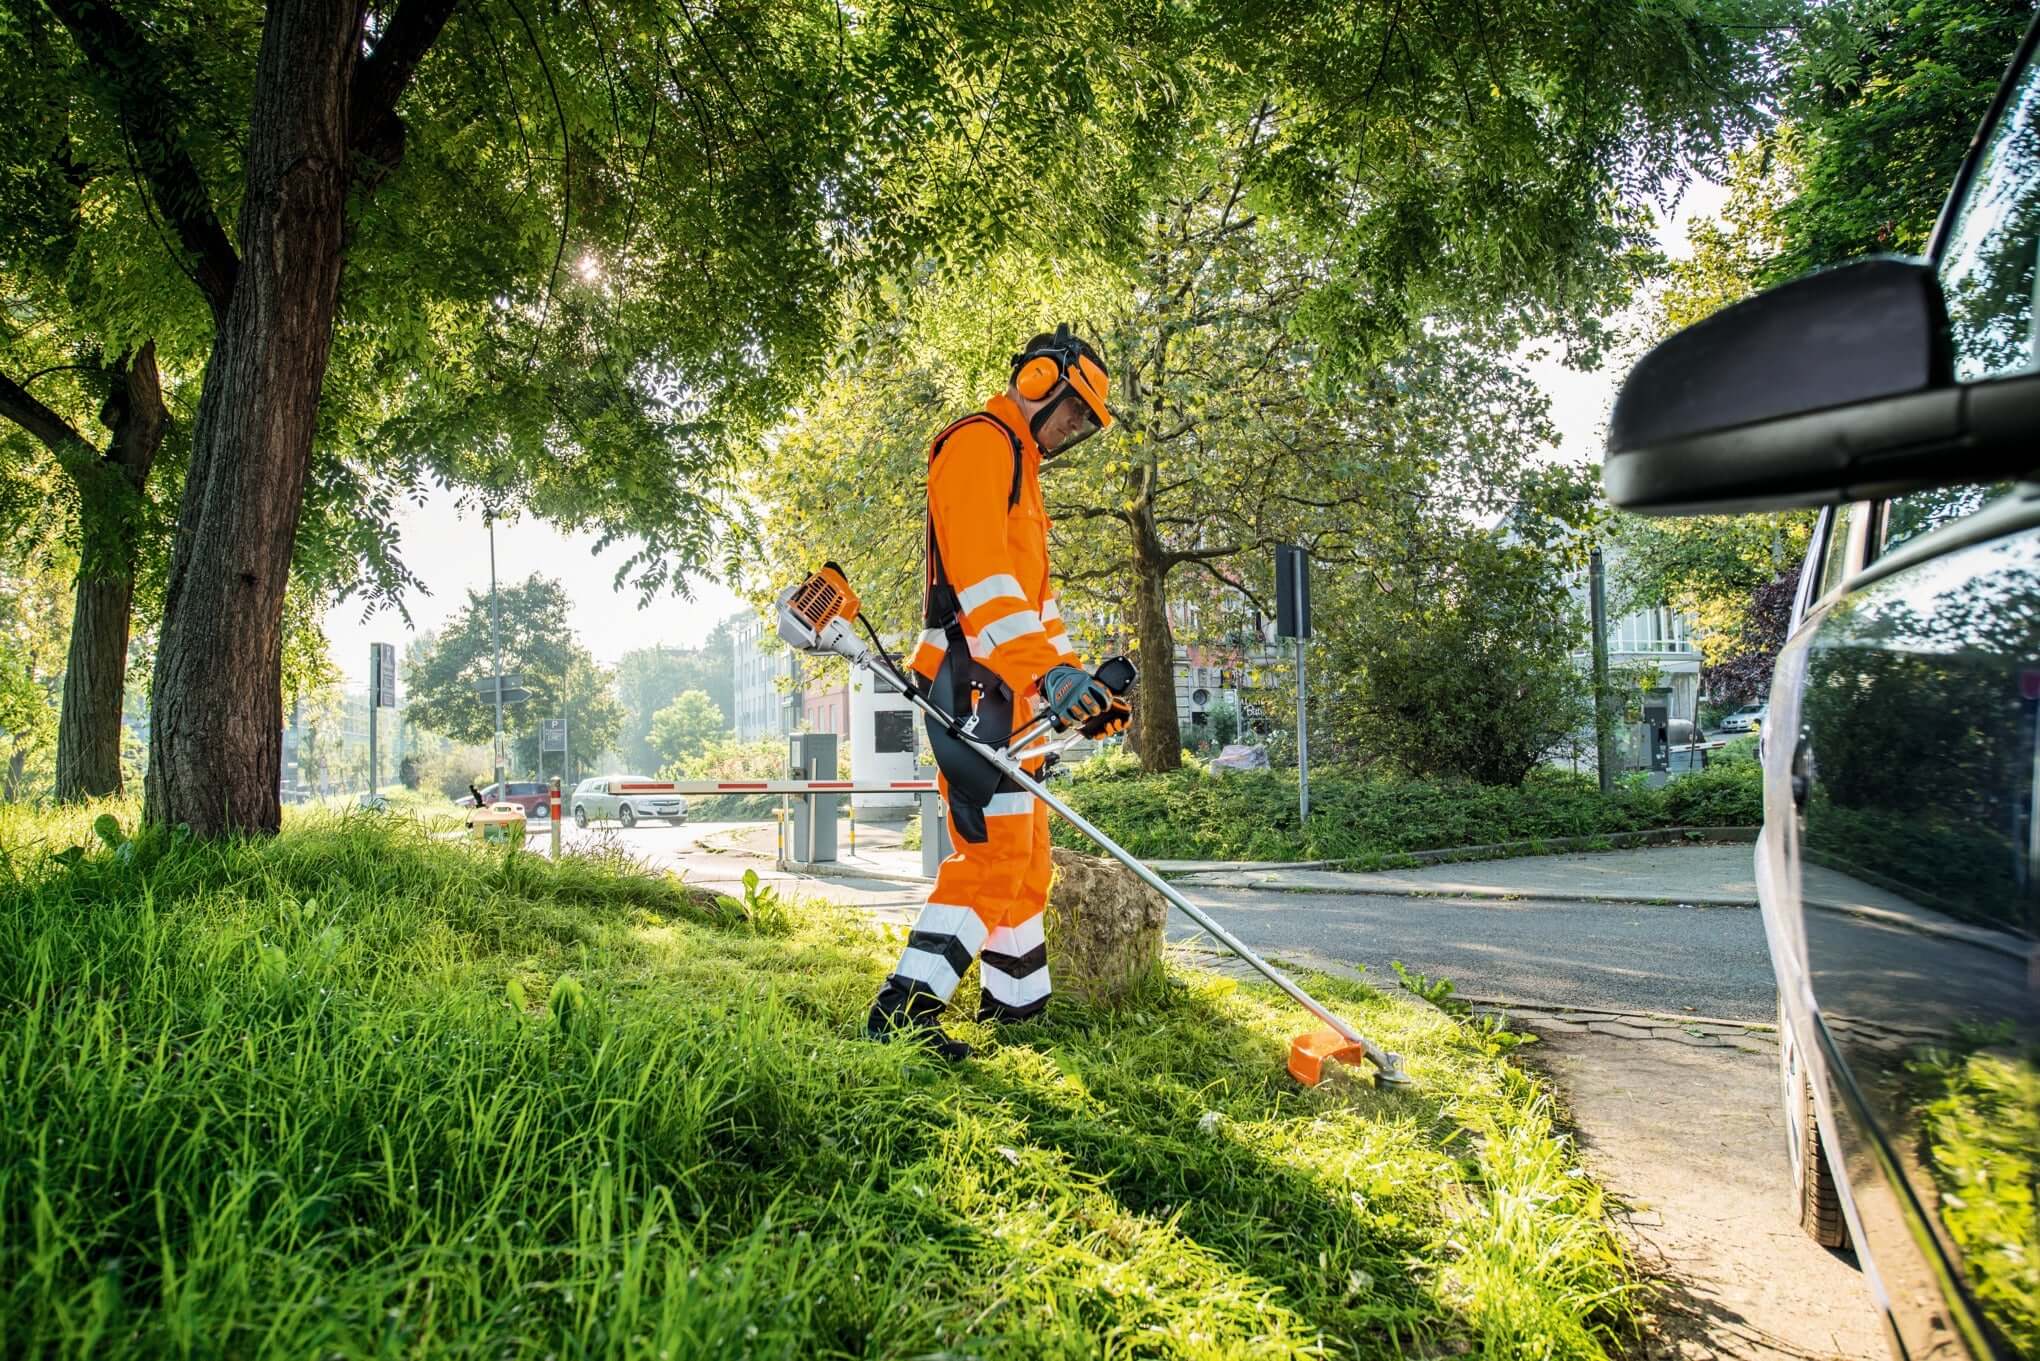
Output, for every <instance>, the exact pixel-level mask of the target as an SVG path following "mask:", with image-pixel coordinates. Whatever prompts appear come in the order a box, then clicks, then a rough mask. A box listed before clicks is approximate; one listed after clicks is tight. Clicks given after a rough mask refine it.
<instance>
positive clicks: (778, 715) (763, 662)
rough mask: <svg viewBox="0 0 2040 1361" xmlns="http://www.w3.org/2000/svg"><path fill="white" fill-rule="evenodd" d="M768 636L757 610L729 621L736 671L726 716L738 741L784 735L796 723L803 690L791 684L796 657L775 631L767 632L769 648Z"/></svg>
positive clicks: (797, 663)
mask: <svg viewBox="0 0 2040 1361" xmlns="http://www.w3.org/2000/svg"><path fill="white" fill-rule="evenodd" d="M767 638H768V634H767V631H766V628H765V621H764V620H763V619H760V618H759V617H758V616H756V615H753V614H740V615H738V616H737V617H736V618H734V619H732V620H731V621H730V643H731V646H730V652H731V666H732V668H733V670H734V671H735V676H734V677H733V680H734V682H735V684H734V686H733V688H732V690H731V692H730V696H731V701H732V707H733V708H734V709H735V712H734V713H733V714H731V715H730V721H731V726H732V727H734V728H735V729H736V734H737V740H738V741H739V742H755V741H757V740H758V739H759V738H761V737H784V736H786V735H787V734H788V733H791V732H794V731H796V730H797V729H798V728H799V727H800V718H801V691H800V688H799V686H798V685H797V684H795V678H796V677H797V676H798V675H799V672H800V658H799V657H798V656H796V655H795V654H794V652H793V649H791V648H788V647H783V646H781V645H780V643H779V640H778V637H777V636H776V635H770V638H771V644H772V645H771V646H770V647H769V648H768V647H767V646H766V641H767Z"/></svg>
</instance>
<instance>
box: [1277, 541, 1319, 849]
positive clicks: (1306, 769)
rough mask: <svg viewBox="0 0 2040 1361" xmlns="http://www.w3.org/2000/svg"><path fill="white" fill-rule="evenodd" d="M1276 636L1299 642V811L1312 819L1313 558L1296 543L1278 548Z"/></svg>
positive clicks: (1300, 818)
mask: <svg viewBox="0 0 2040 1361" xmlns="http://www.w3.org/2000/svg"><path fill="white" fill-rule="evenodd" d="M1275 636H1276V637H1277V638H1294V639H1295V640H1296V809H1297V813H1296V815H1297V817H1298V819H1299V820H1307V819H1308V818H1309V817H1310V700H1309V696H1308V694H1307V693H1306V691H1305V690H1304V685H1303V645H1304V644H1305V643H1306V642H1308V641H1309V640H1310V558H1309V556H1308V555H1307V554H1306V553H1305V552H1304V550H1303V548H1302V547H1301V546H1299V545H1297V544H1293V543H1282V544H1277V545H1275Z"/></svg>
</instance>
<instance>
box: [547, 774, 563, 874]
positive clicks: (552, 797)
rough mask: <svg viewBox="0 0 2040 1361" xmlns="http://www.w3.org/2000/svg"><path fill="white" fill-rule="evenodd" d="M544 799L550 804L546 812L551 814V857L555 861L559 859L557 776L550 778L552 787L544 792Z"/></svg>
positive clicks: (558, 782)
mask: <svg viewBox="0 0 2040 1361" xmlns="http://www.w3.org/2000/svg"><path fill="white" fill-rule="evenodd" d="M546 798H547V799H548V800H549V801H550V802H549V805H548V810H549V811H550V812H551V814H552V855H553V859H555V860H557V859H559V858H560V777H559V776H557V775H555V776H553V777H552V786H551V787H550V788H549V789H547V790H546Z"/></svg>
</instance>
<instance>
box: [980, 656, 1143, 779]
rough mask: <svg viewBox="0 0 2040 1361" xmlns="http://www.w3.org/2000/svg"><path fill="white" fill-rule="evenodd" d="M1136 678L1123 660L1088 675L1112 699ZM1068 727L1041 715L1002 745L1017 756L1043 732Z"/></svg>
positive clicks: (1112, 660)
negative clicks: (1102, 687) (1103, 688)
mask: <svg viewBox="0 0 2040 1361" xmlns="http://www.w3.org/2000/svg"><path fill="white" fill-rule="evenodd" d="M1139 676H1140V673H1139V671H1138V670H1136V669H1135V667H1134V665H1133V661H1132V659H1130V658H1127V657H1107V658H1106V659H1105V660H1104V661H1103V662H1101V663H1100V664H1099V666H1098V669H1097V670H1096V671H1093V672H1092V673H1091V679H1092V680H1094V681H1097V682H1098V684H1100V685H1102V686H1104V687H1105V690H1106V692H1107V693H1108V694H1110V695H1112V696H1113V698H1115V699H1117V698H1122V697H1124V696H1125V695H1126V693H1127V692H1128V691H1129V690H1131V689H1133V683H1134V681H1135V680H1137V679H1139ZM1099 717H1102V715H1094V716H1092V717H1091V718H1088V719H1085V720H1084V721H1083V723H1079V724H1077V725H1076V726H1077V727H1078V728H1080V729H1081V728H1082V727H1083V726H1084V724H1085V723H1095V722H1097V721H1098V718H1099ZM1070 727H1071V725H1070V724H1068V723H1065V722H1063V721H1062V720H1061V719H1060V718H1058V717H1056V716H1055V715H1054V714H1043V715H1042V716H1041V717H1039V718H1037V719H1035V720H1034V721H1033V722H1031V723H1028V724H1027V725H1026V726H1024V727H1022V728H1021V729H1020V731H1018V732H1016V733H1014V734H1013V736H1012V738H1011V739H1010V740H1009V741H1008V742H1007V743H1006V750H1007V751H1009V752H1012V753H1015V754H1018V753H1019V752H1020V750H1021V748H1023V747H1026V746H1027V745H1028V744H1029V743H1031V742H1033V741H1034V740H1035V739H1036V738H1039V737H1040V736H1041V735H1042V734H1043V733H1044V732H1058V733H1060V732H1067V731H1069V729H1070ZM1039 754H1041V753H1039V752H1035V751H1030V752H1028V753H1027V755H1028V756H1029V757H1033V756H1036V755H1039Z"/></svg>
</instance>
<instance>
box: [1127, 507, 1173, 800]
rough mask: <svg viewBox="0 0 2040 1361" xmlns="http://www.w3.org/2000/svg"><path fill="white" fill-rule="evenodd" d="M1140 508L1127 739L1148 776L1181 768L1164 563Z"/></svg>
mask: <svg viewBox="0 0 2040 1361" xmlns="http://www.w3.org/2000/svg"><path fill="white" fill-rule="evenodd" d="M1152 516H1153V511H1152V510H1151V509H1150V508H1148V507H1146V506H1143V507H1142V508H1141V510H1140V511H1139V512H1138V513H1136V515H1135V517H1134V522H1133V625H1134V636H1135V638H1136V639H1137V640H1138V655H1137V656H1136V657H1135V659H1134V660H1135V663H1136V664H1137V665H1138V666H1139V668H1140V699H1139V702H1138V703H1136V704H1135V705H1134V707H1133V725H1132V731H1131V732H1130V733H1129V734H1128V740H1129V741H1130V742H1131V743H1132V745H1133V749H1134V751H1135V752H1136V753H1137V754H1138V755H1139V757H1140V768H1141V769H1142V770H1144V771H1146V772H1148V773H1149V774H1158V773H1160V772H1162V771H1167V770H1175V769H1177V768H1178V767H1180V766H1181V765H1182V764H1183V732H1182V729H1181V727H1180V726H1178V724H1179V720H1178V717H1177V714H1176V635H1175V633H1174V632H1173V631H1172V630H1171V629H1170V628H1169V594H1168V575H1169V566H1170V564H1169V558H1168V553H1167V550H1166V549H1165V548H1164V547H1163V545H1162V541H1161V536H1160V534H1159V533H1157V532H1156V527H1155V524H1154V521H1153V518H1152Z"/></svg>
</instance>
